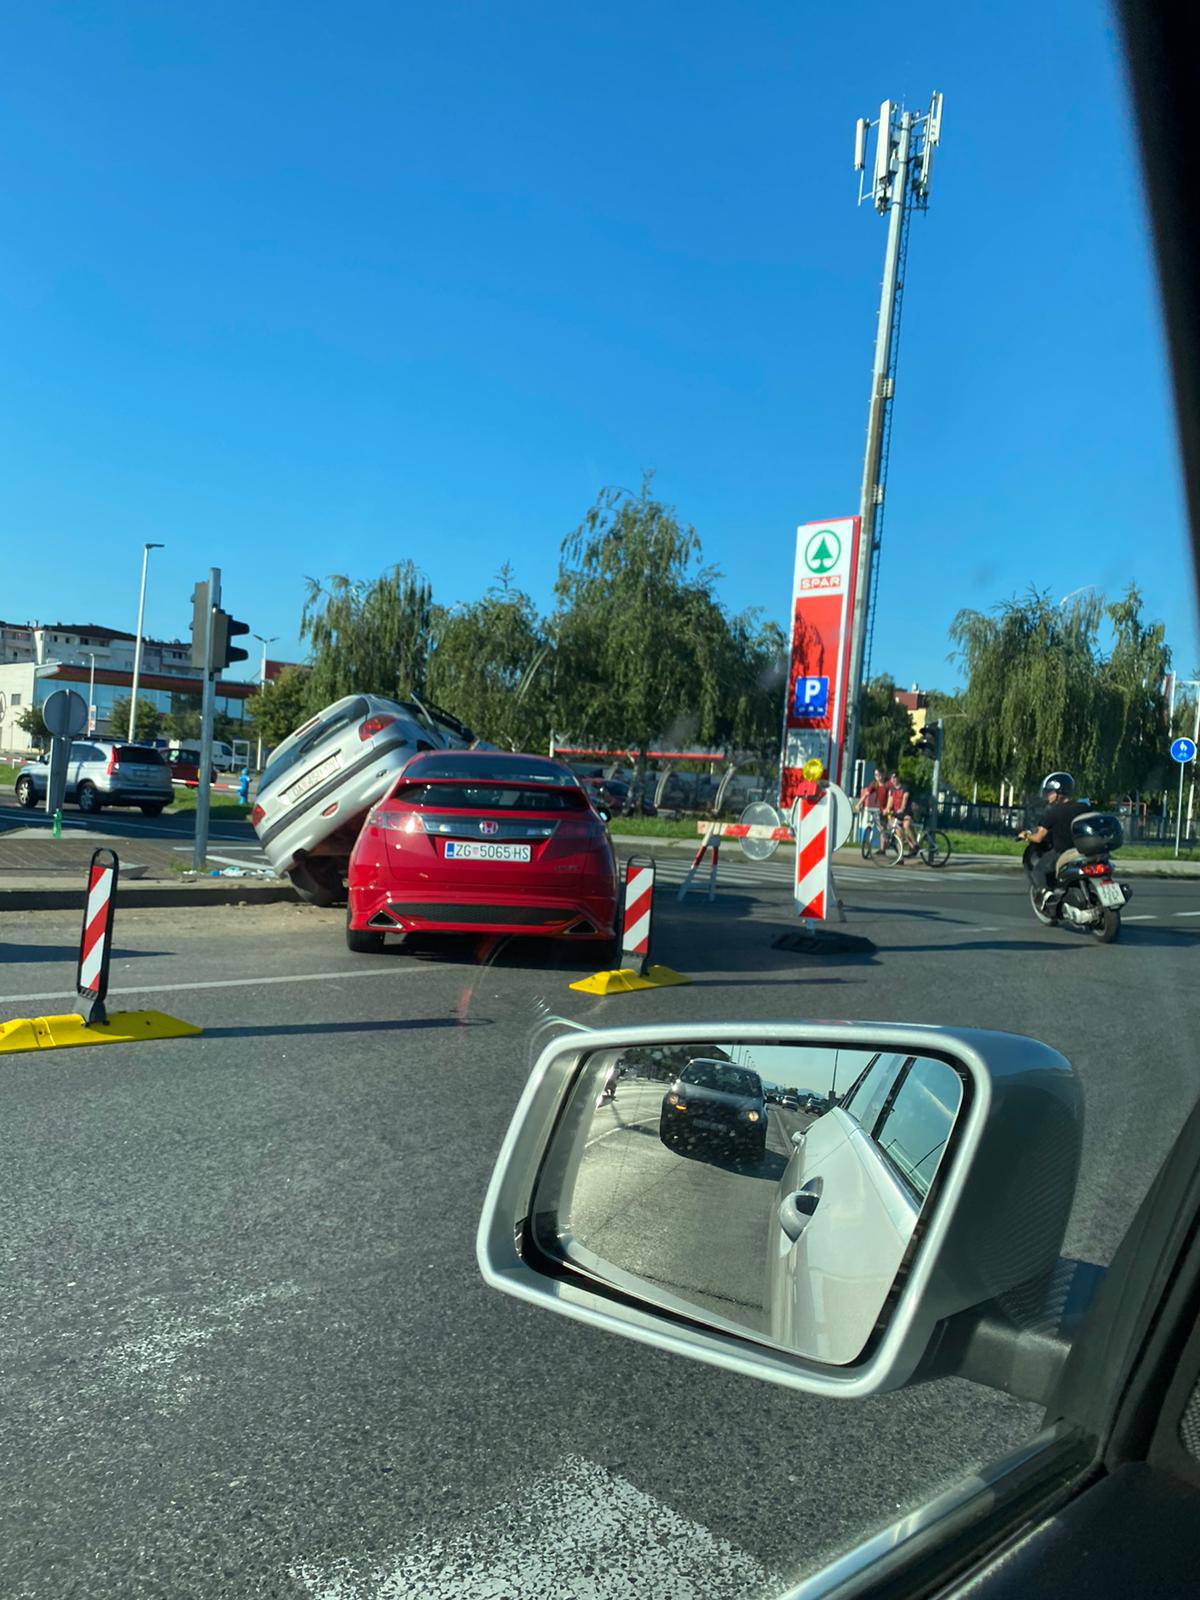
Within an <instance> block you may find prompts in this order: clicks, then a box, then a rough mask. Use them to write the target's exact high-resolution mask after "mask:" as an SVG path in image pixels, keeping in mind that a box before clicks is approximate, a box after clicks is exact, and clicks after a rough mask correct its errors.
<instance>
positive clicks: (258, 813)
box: [250, 805, 265, 827]
mask: <svg viewBox="0 0 1200 1600" xmlns="http://www.w3.org/2000/svg"><path fill="white" fill-rule="evenodd" d="M264 814H265V813H264V812H263V808H262V807H261V806H259V805H256V806H255V808H254V810H253V811H252V812H251V813H250V823H251V826H253V827H257V826H258V824H259V823H260V822H261V821H262V819H263V816H264Z"/></svg>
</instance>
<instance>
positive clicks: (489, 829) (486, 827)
mask: <svg viewBox="0 0 1200 1600" xmlns="http://www.w3.org/2000/svg"><path fill="white" fill-rule="evenodd" d="M479 831H480V833H499V832H500V824H499V823H498V822H486V821H485V822H481V823H480V824H479Z"/></svg>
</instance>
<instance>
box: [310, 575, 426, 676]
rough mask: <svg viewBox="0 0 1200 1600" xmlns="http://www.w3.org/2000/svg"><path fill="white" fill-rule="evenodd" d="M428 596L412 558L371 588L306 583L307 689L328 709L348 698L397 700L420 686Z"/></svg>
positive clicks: (330, 581)
mask: <svg viewBox="0 0 1200 1600" xmlns="http://www.w3.org/2000/svg"><path fill="white" fill-rule="evenodd" d="M432 625H433V595H432V592H431V590H430V587H429V583H428V581H427V579H426V578H425V577H424V575H423V574H422V573H421V572H419V571H418V569H417V568H416V567H415V566H414V565H413V563H412V562H411V561H401V562H398V563H397V564H396V566H394V567H392V568H391V569H390V570H389V571H387V572H385V573H383V574H382V575H381V576H380V577H378V578H376V579H375V580H374V581H373V582H371V583H365V582H356V581H353V580H351V579H350V578H347V577H344V576H341V575H335V576H333V577H329V578H326V579H325V581H324V583H321V582H320V581H319V580H318V579H316V578H309V579H308V584H307V592H306V594H305V598H304V610H303V612H302V614H301V618H300V637H301V638H302V639H306V640H307V641H308V643H309V645H310V647H311V652H312V654H311V676H310V679H309V688H310V692H311V694H312V697H313V700H314V701H315V703H316V704H317V705H318V706H320V705H328V704H329V702H330V701H331V700H340V699H341V698H342V696H343V695H348V694H378V695H384V696H388V697H390V698H392V699H395V698H400V699H403V698H404V696H405V695H407V694H408V693H409V692H410V691H411V690H417V691H418V692H419V691H420V690H421V689H423V688H424V685H425V669H426V662H427V658H428V655H429V646H430V639H431V635H432Z"/></svg>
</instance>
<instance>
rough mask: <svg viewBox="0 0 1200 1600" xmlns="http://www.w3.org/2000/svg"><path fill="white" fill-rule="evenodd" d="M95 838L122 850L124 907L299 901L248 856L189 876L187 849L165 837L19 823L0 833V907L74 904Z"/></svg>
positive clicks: (55, 907) (213, 864) (25, 908)
mask: <svg viewBox="0 0 1200 1600" xmlns="http://www.w3.org/2000/svg"><path fill="white" fill-rule="evenodd" d="M97 844H106V845H111V846H112V847H113V848H114V849H116V850H117V851H118V853H119V854H120V857H121V904H122V905H123V906H129V907H143V908H144V907H147V906H157V907H171V906H191V907H195V906H206V905H212V906H227V905H240V904H242V903H245V904H252V905H265V904H269V903H270V902H272V901H276V900H295V899H296V892H295V890H294V889H293V888H292V886H291V884H290V883H289V882H288V881H287V880H286V879H284V878H276V877H274V876H269V875H267V874H265V873H263V872H262V870H261V868H259V867H258V866H257V865H256V864H254V863H253V862H247V865H246V866H245V867H244V868H240V867H238V866H236V865H233V864H232V863H231V861H230V860H229V859H228V858H227V857H226V858H225V859H222V860H214V861H212V862H211V864H210V871H209V872H207V873H202V874H200V873H198V874H196V875H194V876H193V875H191V873H190V872H189V871H188V869H189V868H190V865H191V855H190V852H189V851H188V850H186V849H185V850H181V849H180V848H179V846H178V845H175V844H173V843H171V842H169V841H166V840H163V839H147V838H143V837H137V838H134V837H129V838H121V837H116V836H111V835H104V834H99V833H93V832H90V831H83V832H78V833H73V834H71V835H70V836H67V837H64V838H61V839H54V838H51V837H49V835H48V834H47V832H46V830H45V829H38V830H36V831H35V830H33V829H25V828H20V829H16V830H14V831H12V832H9V833H6V834H0V912H4V911H57V910H64V909H69V908H70V907H72V906H74V905H76V904H78V900H79V887H78V885H79V879H80V876H81V875H82V874H83V872H84V871H85V870H86V867H87V863H88V861H89V860H90V859H91V855H92V851H93V850H94V849H95V848H96V846H97ZM214 848H216V847H214ZM221 853H222V852H221V851H220V850H219V849H218V854H221ZM213 873H216V874H219V875H218V876H213V875H212V874H213Z"/></svg>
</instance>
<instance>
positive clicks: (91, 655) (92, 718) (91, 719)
mask: <svg viewBox="0 0 1200 1600" xmlns="http://www.w3.org/2000/svg"><path fill="white" fill-rule="evenodd" d="M87 658H88V661H89V662H90V663H91V665H90V666H89V667H88V720H87V731H88V732H89V733H95V731H96V726H95V724H96V711H95V706H94V704H93V702H94V701H95V698H96V652H95V651H94V650H89V651H88V652H87Z"/></svg>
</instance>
